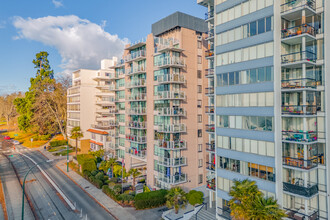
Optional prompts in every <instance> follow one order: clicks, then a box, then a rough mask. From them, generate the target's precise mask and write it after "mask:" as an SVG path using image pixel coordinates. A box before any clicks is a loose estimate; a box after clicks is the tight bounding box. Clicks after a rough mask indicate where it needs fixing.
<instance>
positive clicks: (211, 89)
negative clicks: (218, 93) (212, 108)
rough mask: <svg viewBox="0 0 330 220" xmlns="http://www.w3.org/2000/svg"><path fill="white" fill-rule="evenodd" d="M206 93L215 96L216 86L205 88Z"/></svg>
mask: <svg viewBox="0 0 330 220" xmlns="http://www.w3.org/2000/svg"><path fill="white" fill-rule="evenodd" d="M205 95H207V96H214V87H208V88H205Z"/></svg>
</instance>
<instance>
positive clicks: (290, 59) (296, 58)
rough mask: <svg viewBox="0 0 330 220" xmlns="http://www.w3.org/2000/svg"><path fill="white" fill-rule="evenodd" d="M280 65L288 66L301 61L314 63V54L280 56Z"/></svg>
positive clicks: (303, 52)
mask: <svg viewBox="0 0 330 220" xmlns="http://www.w3.org/2000/svg"><path fill="white" fill-rule="evenodd" d="M281 61H282V64H290V63H296V62H301V61H308V62H313V63H315V62H316V54H315V53H313V52H310V51H300V52H295V53H289V54H284V55H281Z"/></svg>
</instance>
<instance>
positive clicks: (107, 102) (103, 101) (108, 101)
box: [95, 98, 114, 106]
mask: <svg viewBox="0 0 330 220" xmlns="http://www.w3.org/2000/svg"><path fill="white" fill-rule="evenodd" d="M113 102H114V99H113V98H109V99H101V100H96V102H95V104H96V105H101V106H109V105H112V104H114V103H113Z"/></svg>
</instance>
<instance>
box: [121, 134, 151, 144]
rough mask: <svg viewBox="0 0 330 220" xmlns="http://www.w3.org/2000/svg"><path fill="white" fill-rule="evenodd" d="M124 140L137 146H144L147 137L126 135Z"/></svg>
mask: <svg viewBox="0 0 330 220" xmlns="http://www.w3.org/2000/svg"><path fill="white" fill-rule="evenodd" d="M126 140H128V141H130V142H134V143H138V144H146V143H147V137H146V136H143V135H134V134H129V135H126Z"/></svg>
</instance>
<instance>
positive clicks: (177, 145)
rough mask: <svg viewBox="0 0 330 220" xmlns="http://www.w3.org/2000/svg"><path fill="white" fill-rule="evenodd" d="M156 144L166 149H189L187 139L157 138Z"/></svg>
mask: <svg viewBox="0 0 330 220" xmlns="http://www.w3.org/2000/svg"><path fill="white" fill-rule="evenodd" d="M155 143H156V145H158V147H159V148H162V149H164V150H185V149H187V145H186V141H185V140H177V141H164V140H156V141H155Z"/></svg>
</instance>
